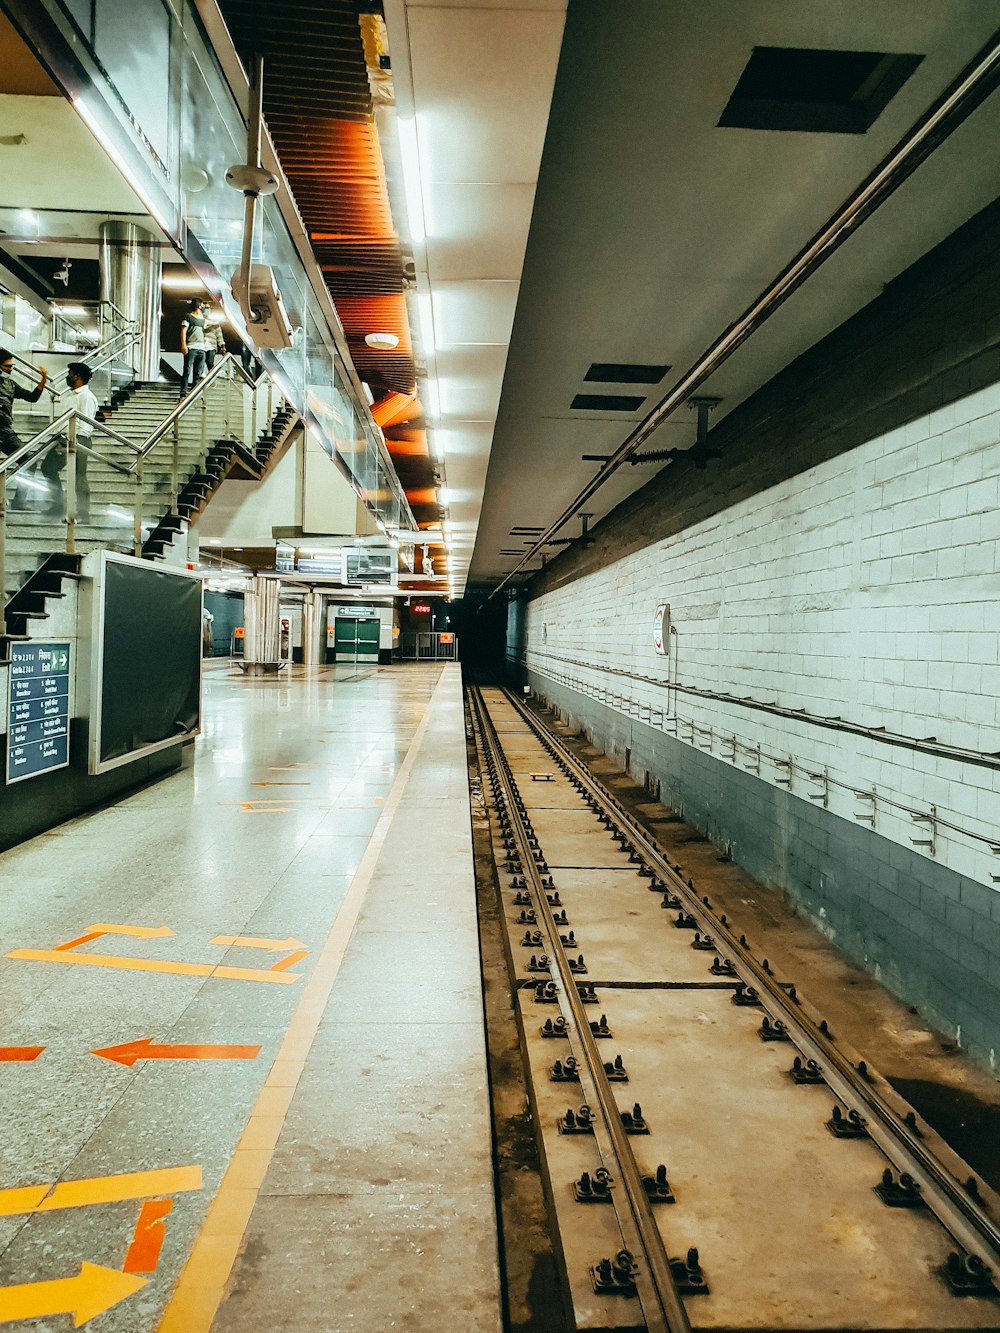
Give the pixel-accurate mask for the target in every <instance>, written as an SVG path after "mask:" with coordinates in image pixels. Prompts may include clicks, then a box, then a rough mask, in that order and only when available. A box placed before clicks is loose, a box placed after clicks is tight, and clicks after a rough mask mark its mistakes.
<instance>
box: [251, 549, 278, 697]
mask: <svg viewBox="0 0 1000 1333" xmlns="http://www.w3.org/2000/svg"><path fill="white" fill-rule="evenodd" d="M280 600H281V584H280V583H279V582H278V580H277V579H266V578H261V577H260V575H259V574H258V575H257V576H255V578H254V580H253V583H252V584H251V585H250V587H249V588H248V590H247V591H246V593H245V594H244V598H243V607H244V611H243V624H244V627H245V636H244V639H243V669H244V670H245V671H249V672H250V673H251V674H252V675H260V674H262V673H264V672H267V671H277V670H278V662H279V647H280V643H281V606H280Z"/></svg>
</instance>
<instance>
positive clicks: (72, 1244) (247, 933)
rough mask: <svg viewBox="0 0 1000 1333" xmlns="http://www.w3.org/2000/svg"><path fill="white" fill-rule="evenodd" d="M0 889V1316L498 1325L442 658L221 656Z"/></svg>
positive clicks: (458, 780) (458, 804) (457, 772)
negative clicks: (178, 757) (200, 704)
mask: <svg viewBox="0 0 1000 1333" xmlns="http://www.w3.org/2000/svg"><path fill="white" fill-rule="evenodd" d="M0 886H2V892H3V895H4V909H3V922H4V931H3V955H4V956H3V957H2V958H0V1013H2V1015H3V1019H4V1025H3V1030H2V1032H0V1322H3V1321H8V1322H16V1323H17V1324H18V1325H19V1326H20V1327H24V1328H29V1329H45V1330H53V1331H55V1330H62V1329H68V1328H70V1327H73V1326H80V1325H81V1324H85V1323H89V1324H90V1325H91V1326H92V1327H93V1328H94V1329H95V1330H101V1333H103V1331H104V1330H107V1331H108V1333H145V1331H146V1330H151V1331H152V1330H156V1329H162V1330H164V1331H165V1333H198V1330H208V1329H213V1328H214V1329H217V1330H226V1331H227V1333H228V1331H229V1330H232V1331H233V1333H235V1330H237V1329H239V1330H241V1333H253V1330H257V1329H260V1330H265V1329H268V1330H270V1329H273V1328H291V1327H294V1328H295V1329H297V1330H317V1333H319V1331H320V1330H321V1331H322V1333H342V1331H346V1330H364V1333H374V1331H375V1330H382V1329H391V1328H399V1329H415V1330H423V1329H436V1330H437V1329H443V1330H447V1329H451V1328H455V1329H461V1330H463V1333H478V1331H479V1330H483V1331H484V1333H486V1331H489V1333H494V1331H495V1330H497V1329H498V1328H499V1324H500V1314H499V1296H498V1289H497V1283H498V1279H497V1264H496V1230H495V1219H494V1207H493V1180H492V1170H491V1160H490V1133H489V1119H488V1107H487V1085H486V1071H485V1058H484V1042H483V1031H482V1003H481V994H480V975H479V954H478V937H477V931H476V914H475V898H474V881H473V866H472V848H471V837H470V826H469V804H468V787H467V779H466V763H465V741H464V727H463V714H462V698H461V680H460V676H459V671H458V668H457V666H454V665H451V664H449V665H445V666H441V665H434V666H430V665H428V666H423V665H413V666H406V667H399V666H397V667H389V668H381V669H376V668H368V669H364V668H362V669H354V668H344V667H337V668H310V669H306V668H296V669H293V670H292V671H291V672H290V673H289V674H288V675H287V676H286V675H284V674H283V675H282V676H280V677H278V678H252V679H251V678H244V677H242V676H241V675H240V674H239V673H238V672H235V673H234V671H233V668H232V667H230V665H229V663H228V662H216V663H211V664H209V665H208V667H207V670H206V676H205V725H204V733H203V735H202V736H201V738H200V739H199V740H198V742H197V743H196V745H195V746H194V747H193V758H192V759H191V761H190V762H189V763H188V764H187V765H186V767H185V768H184V769H183V770H182V771H180V772H179V773H176V774H174V775H172V776H170V777H168V778H166V779H164V780H163V781H161V782H159V783H157V784H155V785H153V786H150V787H148V788H146V789H144V790H142V791H140V792H138V793H136V794H134V795H132V796H130V797H127V798H126V799H124V800H122V801H120V802H119V803H118V804H116V805H114V806H112V807H109V808H107V809H103V810H100V811H96V812H94V813H91V814H89V815H87V816H84V817H82V818H80V819H77V820H74V821H72V822H71V823H69V824H65V825H62V826H61V827H59V828H58V829H55V830H53V831H52V832H51V833H48V834H45V835H43V836H41V837H39V838H36V839H34V840H33V841H31V842H29V843H26V844H24V845H23V846H21V847H19V848H16V849H14V850H13V851H11V852H8V853H6V854H5V855H3V856H0Z"/></svg>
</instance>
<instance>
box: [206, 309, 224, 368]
mask: <svg viewBox="0 0 1000 1333" xmlns="http://www.w3.org/2000/svg"><path fill="white" fill-rule="evenodd" d="M222 320H223V315H222V312H221V311H218V310H216V311H209V312H208V314H207V317H206V320H205V369H206V370H211V369H212V367H213V366H214V365H215V362H216V359H217V358H220V357H223V356H225V355H226V352H227V351H228V350H229V349H228V347H227V346H226V335H225V334H224V333H223V332H222Z"/></svg>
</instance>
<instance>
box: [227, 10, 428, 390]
mask: <svg viewBox="0 0 1000 1333" xmlns="http://www.w3.org/2000/svg"><path fill="white" fill-rule="evenodd" d="M221 4H222V10H223V13H224V15H225V18H226V22H227V24H228V25H229V29H230V32H231V33H232V36H233V40H234V42H235V43H236V46H237V49H238V50H239V51H240V54H241V55H242V57H243V60H244V63H245V64H247V67H248V68H249V67H250V64H251V57H252V56H254V55H262V56H263V57H264V67H265V69H264V115H265V118H266V120H267V124H268V128H269V129H270V131H271V136H272V138H273V139H274V144H275V147H276V148H277V151H278V157H279V158H280V160H281V165H282V167H283V169H284V172H285V175H286V176H287V177H288V182H289V184H290V186H291V189H292V193H293V195H294V196H295V202H296V204H297V205H298V209H299V212H300V213H301V214H302V218H303V221H304V222H305V224H306V228H307V230H308V232H309V236H310V240H311V242H312V247H313V250H314V252H315V254H316V257H317V259H318V260H319V263H320V267H321V268H322V270H323V274H324V277H325V279H326V284H327V286H328V288H329V289H330V294H331V296H332V297H333V300H334V304H335V305H336V307H337V313H338V314H339V316H340V320H341V323H342V324H343V326H344V332H345V333H346V334H347V341H348V346H349V348H350V352H351V357H352V359H353V361H354V365H355V367H356V369H357V371H358V374H359V375H360V376H361V378H362V379H363V380H366V381H367V382H368V384H369V385H370V386H371V388H372V390H373V392H374V394H375V397H376V398H379V397H381V396H382V394H383V393H384V392H385V391H395V392H400V393H411V392H412V391H413V388H414V384H415V382H416V365H415V363H414V358H413V348H412V345H411V340H410V329H409V321H408V319H407V314H406V301H405V298H404V296H403V290H404V286H403V280H404V274H403V257H402V251H401V248H400V244H399V237H398V235H397V234H396V229H395V227H394V226H393V221H392V212H391V210H390V207H389V195H388V191H387V189H386V184H385V169H384V165H383V162H382V152H381V148H380V146H379V141H378V133H377V131H376V129H375V124H374V121H373V102H372V83H373V82H375V83H376V84H378V83H379V82H380V80H381V81H384V80H385V79H386V78H389V77H391V76H389V75H387V74H385V72H384V71H380V70H379V69H377V68H376V69H373V70H370V69H369V67H368V64H367V63H366V56H365V46H364V42H363V39H362V28H361V23H362V22H364V23H366V24H368V25H369V27H370V26H371V23H372V21H373V17H377V19H378V22H379V23H381V18H380V17H379V16H373V15H372V14H371V10H372V5H371V0H221ZM369 35H370V34H369ZM376 46H377V43H376ZM373 51H375V47H373ZM373 58H374V59H376V61H377V52H376V55H375V56H374V57H373ZM383 332H388V333H394V334H396V336H397V337H398V338H399V344H398V346H397V347H396V349H395V350H394V351H392V352H378V351H374V350H373V349H371V348H369V347H368V346H367V344H366V343H365V335H366V334H369V333H383Z"/></svg>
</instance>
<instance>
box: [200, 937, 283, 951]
mask: <svg viewBox="0 0 1000 1333" xmlns="http://www.w3.org/2000/svg"><path fill="white" fill-rule="evenodd" d="M209 944H226V945H228V946H229V947H230V948H234V947H235V946H236V945H239V947H240V948H241V949H270V951H271V953H288V952H290V951H291V950H292V949H304V948H305V947H306V946H305V945H304V944H303V943H302V941H301V940H293V939H292V937H291V936H289V937H288V939H287V940H262V939H258V938H257V937H256V935H216V937H215V939H213V940H209Z"/></svg>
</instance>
